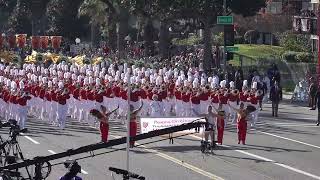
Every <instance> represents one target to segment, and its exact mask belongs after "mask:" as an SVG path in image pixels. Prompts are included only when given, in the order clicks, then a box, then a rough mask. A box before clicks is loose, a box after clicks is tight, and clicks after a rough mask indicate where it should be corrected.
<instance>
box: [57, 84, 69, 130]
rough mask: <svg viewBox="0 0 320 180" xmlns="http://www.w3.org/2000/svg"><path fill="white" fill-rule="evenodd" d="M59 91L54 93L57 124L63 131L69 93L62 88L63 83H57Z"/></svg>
mask: <svg viewBox="0 0 320 180" xmlns="http://www.w3.org/2000/svg"><path fill="white" fill-rule="evenodd" d="M58 86H59V90H58V91H57V92H56V99H57V102H58V113H57V115H58V117H57V119H58V123H59V127H60V128H61V129H64V128H65V126H66V118H67V110H68V109H67V105H66V104H67V99H69V98H70V96H69V92H68V90H67V89H65V88H64V84H63V82H59V84H58Z"/></svg>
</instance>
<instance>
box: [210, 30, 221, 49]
mask: <svg viewBox="0 0 320 180" xmlns="http://www.w3.org/2000/svg"><path fill="white" fill-rule="evenodd" d="M223 39H224V34H223V32H221V33H219V34H214V35H213V36H212V42H213V44H214V45H217V46H222V45H223V43H224V42H223Z"/></svg>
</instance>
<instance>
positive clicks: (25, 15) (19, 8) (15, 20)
mask: <svg viewBox="0 0 320 180" xmlns="http://www.w3.org/2000/svg"><path fill="white" fill-rule="evenodd" d="M30 5H31V4H30V1H28V0H18V1H17V4H16V6H15V8H14V10H13V12H12V13H11V15H10V18H9V22H8V24H9V27H10V29H9V31H11V32H12V33H25V34H30V33H31V29H32V27H31V11H30Z"/></svg>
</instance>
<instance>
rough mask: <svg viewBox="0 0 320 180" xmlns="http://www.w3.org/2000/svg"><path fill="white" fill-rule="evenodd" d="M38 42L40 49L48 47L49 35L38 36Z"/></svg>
mask: <svg viewBox="0 0 320 180" xmlns="http://www.w3.org/2000/svg"><path fill="white" fill-rule="evenodd" d="M40 44H41V48H42V49H48V45H49V36H40Z"/></svg>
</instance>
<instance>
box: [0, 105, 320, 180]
mask: <svg viewBox="0 0 320 180" xmlns="http://www.w3.org/2000/svg"><path fill="white" fill-rule="evenodd" d="M316 113H317V111H309V109H308V108H306V107H303V106H299V105H292V104H290V103H285V102H284V103H283V104H281V105H280V112H279V117H278V118H273V117H271V114H270V104H265V105H264V110H263V111H261V113H260V118H259V123H258V124H257V127H256V129H250V130H249V134H248V135H247V145H238V144H237V133H236V125H234V124H228V125H227V128H226V130H225V134H224V145H222V146H219V147H218V149H217V150H215V151H214V155H213V154H202V153H201V152H200V140H201V136H200V135H199V134H194V135H188V136H183V137H179V138H176V139H174V144H169V140H164V141H160V142H156V143H151V144H147V145H145V146H139V147H136V148H133V149H132V150H131V152H130V171H132V172H134V173H137V174H140V175H143V176H145V177H146V179H150V180H185V179H188V180H189V179H190V180H202V179H203V180H206V179H230V180H232V179H236V180H256V179H257V180H263V179H283V180H305V179H320V171H319V170H320V168H319V166H320V140H319V139H320V127H316V126H315V118H316ZM27 124H28V125H27V127H28V129H29V132H28V133H26V134H24V136H20V137H19V143H20V146H21V149H22V150H23V153H24V156H25V158H33V157H35V156H45V155H50V154H53V153H59V152H63V151H65V150H67V149H70V148H78V147H80V146H83V145H88V144H92V143H96V142H99V141H100V137H99V132H98V131H97V130H96V129H95V128H92V127H89V126H88V125H86V124H80V123H78V122H76V121H72V120H69V121H68V124H67V128H66V129H65V130H60V129H58V128H56V127H53V126H50V125H49V124H48V123H47V122H45V121H41V120H37V119H33V118H30V120H29V121H28V122H27ZM110 127H111V138H112V139H114V138H118V137H121V136H124V135H125V131H126V128H125V125H122V124H121V123H120V122H118V121H116V120H114V121H112V122H111V126H110ZM0 134H1V136H2V137H3V138H5V137H6V136H7V129H6V128H2V129H0ZM164 138H165V137H157V138H152V139H147V140H144V141H139V142H138V143H139V144H144V143H146V142H153V141H157V140H161V139H164ZM123 147H125V145H122V146H115V147H112V148H110V149H104V150H99V151H95V152H93V153H91V154H90V153H86V154H81V155H77V156H75V157H70V158H73V159H74V158H80V157H84V156H90V155H92V157H90V158H87V159H84V160H79V161H78V162H79V164H80V165H81V166H82V173H81V174H79V176H81V177H82V178H83V179H85V180H105V179H106V180H109V179H110V180H112V179H113V177H112V176H111V173H110V172H109V171H108V167H110V166H112V167H117V168H122V169H125V168H126V151H125V150H118V151H116V152H112V153H107V154H104V155H100V156H95V155H97V154H98V153H100V152H108V151H112V150H116V149H121V148H123ZM64 160H65V159H60V160H57V161H54V162H52V164H53V163H59V162H62V161H64ZM52 168H53V169H52V173H51V174H50V176H49V178H47V179H49V180H56V179H59V177H60V176H62V175H63V174H64V173H65V172H66V169H65V168H64V167H63V165H57V166H54V167H52ZM114 179H121V177H120V176H118V175H114Z"/></svg>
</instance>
